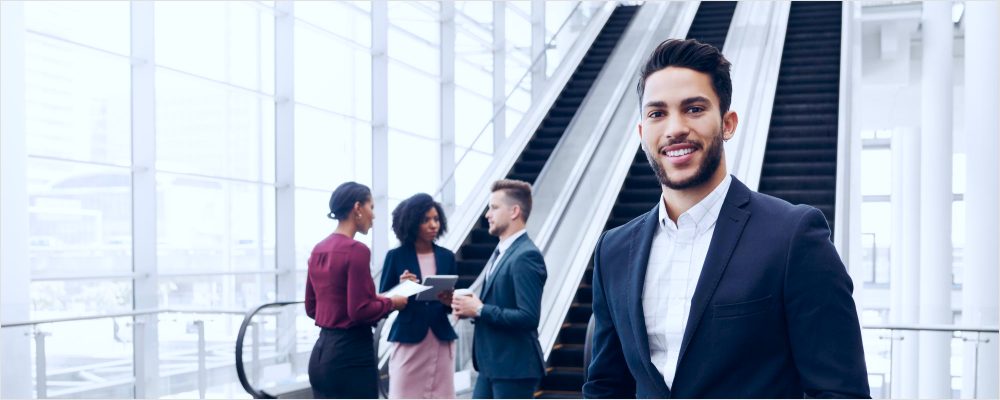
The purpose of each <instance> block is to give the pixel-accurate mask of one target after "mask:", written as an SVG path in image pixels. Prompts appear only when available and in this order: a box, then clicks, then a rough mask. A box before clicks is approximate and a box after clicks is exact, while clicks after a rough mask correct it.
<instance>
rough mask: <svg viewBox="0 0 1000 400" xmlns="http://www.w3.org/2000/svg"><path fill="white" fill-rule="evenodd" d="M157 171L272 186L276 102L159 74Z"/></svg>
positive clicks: (163, 73) (209, 84)
mask: <svg viewBox="0 0 1000 400" xmlns="http://www.w3.org/2000/svg"><path fill="white" fill-rule="evenodd" d="M156 156H157V159H156V162H157V167H158V168H159V169H163V170H167V171H171V172H188V173H196V174H203V175H209V176H218V177H227V178H239V179H247V180H254V181H263V182H273V181H274V162H273V160H274V101H273V99H271V98H269V97H260V96H258V95H256V94H253V93H250V92H247V91H243V90H239V89H235V88H232V87H227V86H224V85H218V84H214V83H211V82H207V81H203V80H200V79H197V78H192V77H188V76H184V75H181V74H178V73H174V72H170V71H167V70H158V71H157V74H156Z"/></svg>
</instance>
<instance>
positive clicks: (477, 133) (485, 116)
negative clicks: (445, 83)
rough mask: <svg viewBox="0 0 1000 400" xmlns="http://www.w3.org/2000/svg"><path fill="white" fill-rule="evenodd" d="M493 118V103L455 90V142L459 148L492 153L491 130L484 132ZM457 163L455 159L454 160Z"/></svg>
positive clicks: (472, 94)
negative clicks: (472, 148)
mask: <svg viewBox="0 0 1000 400" xmlns="http://www.w3.org/2000/svg"><path fill="white" fill-rule="evenodd" d="M491 118H493V101H492V100H491V99H489V98H484V97H483V96H482V95H480V94H478V93H473V92H470V91H468V90H465V89H462V88H459V89H457V90H455V142H456V144H457V145H459V146H464V147H469V146H473V143H475V145H474V147H475V148H476V149H477V150H479V151H482V152H485V153H492V152H493V135H492V131H491V130H484V128H485V127H486V126H487V125H490V123H489V122H490V119H491ZM456 161H457V159H456Z"/></svg>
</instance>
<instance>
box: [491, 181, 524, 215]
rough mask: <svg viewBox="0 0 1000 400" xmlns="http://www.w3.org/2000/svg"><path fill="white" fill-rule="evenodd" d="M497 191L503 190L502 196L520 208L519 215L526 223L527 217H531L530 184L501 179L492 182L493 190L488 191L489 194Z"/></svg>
mask: <svg viewBox="0 0 1000 400" xmlns="http://www.w3.org/2000/svg"><path fill="white" fill-rule="evenodd" d="M498 190H503V193H504V195H506V196H507V197H508V198H510V199H511V200H513V201H514V203H516V204H517V205H518V206H519V207H521V215H523V216H524V221H525V222H527V221H528V215H531V184H530V183H528V182H525V181H519V180H517V179H501V180H499V181H496V182H493V188H492V189H490V192H496V191H498Z"/></svg>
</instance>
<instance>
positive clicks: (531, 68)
mask: <svg viewBox="0 0 1000 400" xmlns="http://www.w3.org/2000/svg"><path fill="white" fill-rule="evenodd" d="M582 3H583V2H582V1H577V2H576V5H574V6H573V9H572V10H571V11H570V12H569V14H568V16H567V17H566V19H565V20H563V22H562V24H560V25H559V28H558V29H556V33H554V34H553V35H552V38H551V39H549V41H548V42H547V43H545V50H546V51H547V50H548V49H550V48H553V47H554V43H555V41H556V38H558V37H559V33H561V32H562V31H563V28H565V27H566V25H567V24H568V23H569V21H570V20H571V19H572V16H573V15H574V14H576V12H577V10H579V9H580V4H582ZM545 56H546V53H545V51H542V52H540V53H538V54H537V55H535V57H534V59H532V60H531V64H530V65H529V66H528V68H527V69H525V71H524V73H523V74H521V78H519V79H518V80H517V83H515V84H514V88H513V89H511V90H510V92H509V93H507V95H506V96H504V99H503V100H504V102H503V105H502V106H500V107H499V108H497V109H496V110H495V111H493V115H491V116H490V119H489V120H488V121H486V123H485V124H483V127H482V129H480V130H479V133H477V134H476V137H475V138H474V139H472V143H470V144H469V147H468V148H466V149H465V151H464V152H462V155H461V156H460V157H459V158H458V160H456V161H455V165H453V166H452V167H451V171H450V172H449V173H448V176H446V177H445V179H444V180H443V181H442V182H441V184H439V185H438V188H437V190H435V191H434V194H433V195H434V197H440V196H441V194H442V193H443V192H444V189H445V188H446V187H447V186H448V185H449V184H451V181H453V180H454V179H455V171H457V170H458V166H459V165H460V164H462V161H463V160H465V157H466V156H467V155H469V152H471V151H472V148H473V147H475V145H476V143H479V139H480V138H482V137H483V135H484V134H485V133H486V132H487V131H489V130H490V127H491V126H492V125H493V122H494V121H496V119H497V117H499V116H500V113H501V111H504V110H506V109H507V103H508V101H509V100H510V98H511V97H512V96H513V95H514V93H516V92H517V91H518V89H520V88H521V84H523V83H524V81H525V79H527V78H528V76H531V73H532V72H534V70H535V69H536V68H537V67H538V66H539V64H540V63H541V62H542V60H543V59H547V58H546V57H545ZM532 84H535V82H532ZM545 84H546V85H547V86H546V87H547V88H548V87H551V86H552V85H551V84H550V81H546V82H545Z"/></svg>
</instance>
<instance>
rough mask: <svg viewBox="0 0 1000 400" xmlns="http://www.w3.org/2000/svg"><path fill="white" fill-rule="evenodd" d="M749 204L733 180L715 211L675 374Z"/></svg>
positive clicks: (747, 193) (744, 189) (740, 231)
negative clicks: (719, 207) (709, 241)
mask: <svg viewBox="0 0 1000 400" xmlns="http://www.w3.org/2000/svg"><path fill="white" fill-rule="evenodd" d="M749 202H750V189H748V188H747V187H746V186H745V185H743V183H742V182H740V181H738V180H737V179H736V178H733V181H732V184H731V185H730V187H729V193H727V194H726V199H725V200H724V202H723V204H722V210H720V211H719V219H718V221H716V223H715V231H714V232H713V234H712V242H711V243H710V244H709V246H708V255H707V256H706V257H705V265H704V266H703V267H702V270H701V276H700V277H699V278H698V285H697V286H695V289H694V296H693V297H692V298H691V312H690V314H689V316H688V320H687V325H686V326H685V327H684V338H683V339H682V340H681V349H680V352H679V353H678V356H677V367H678V368H677V371H678V372H680V371H681V368H680V365H681V362H682V361H684V353H685V352H686V351H687V347H688V344H689V343H690V342H691V338H692V337H693V336H694V333H695V331H696V330H697V329H698V325H699V322H700V321H701V318H702V316H703V315H704V314H705V309H706V308H707V307H708V304H709V301H710V300H711V299H712V295H714V294H715V289H716V288H717V287H718V286H719V280H720V279H722V274H723V273H724V272H725V271H726V266H727V265H729V258H730V257H731V256H732V255H733V250H734V249H735V248H736V244H737V243H739V240H740V235H742V234H743V228H744V227H745V226H746V223H747V220H748V219H749V218H750V212H749V211H747V210H745V209H744V208H743V207H744V206H745V205H746V204H747V203H749Z"/></svg>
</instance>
